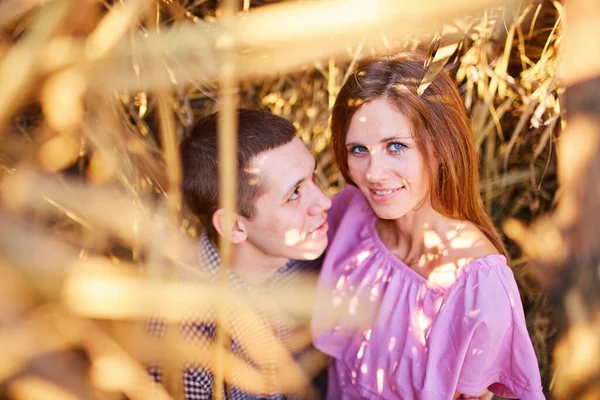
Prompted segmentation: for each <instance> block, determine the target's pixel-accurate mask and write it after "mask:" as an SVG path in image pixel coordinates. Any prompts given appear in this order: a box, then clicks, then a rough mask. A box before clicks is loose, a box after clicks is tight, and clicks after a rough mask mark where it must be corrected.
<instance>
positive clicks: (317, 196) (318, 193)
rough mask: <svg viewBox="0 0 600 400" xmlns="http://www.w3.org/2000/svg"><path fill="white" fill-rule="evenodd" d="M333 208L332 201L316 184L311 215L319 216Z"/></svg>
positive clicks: (310, 209)
mask: <svg viewBox="0 0 600 400" xmlns="http://www.w3.org/2000/svg"><path fill="white" fill-rule="evenodd" d="M330 208H331V199H330V198H329V197H328V196H327V195H326V194H325V193H323V191H322V190H321V188H319V186H317V185H316V184H315V185H314V186H313V198H312V204H311V206H310V208H309V214H311V215H317V214H321V213H322V212H323V211H327V210H329V209H330Z"/></svg>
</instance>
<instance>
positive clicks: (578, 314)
mask: <svg viewBox="0 0 600 400" xmlns="http://www.w3.org/2000/svg"><path fill="white" fill-rule="evenodd" d="M571 3H572V5H573V10H574V11H573V13H572V16H573V19H572V20H571V23H572V24H577V23H578V21H580V20H581V21H583V20H584V19H586V18H588V19H590V18H592V21H593V17H594V16H598V15H600V12H598V7H597V6H595V5H594V4H593V2H587V1H585V0H579V1H577V0H573V1H572V2H571ZM566 6H570V5H567V4H566V2H565V1H558V0H557V1H543V0H537V1H499V0H482V1H475V0H462V1H456V2H447V1H445V0H431V1H428V2H402V1H391V0H380V1H372V2H369V1H359V0H346V1H342V0H335V1H321V2H313V1H283V2H280V1H266V0H265V1H259V0H243V1H242V0H238V1H235V0H223V1H216V0H128V1H127V0H121V1H117V0H112V1H101V0H47V1H42V0H4V1H2V2H0V167H1V172H0V224H1V227H2V228H1V230H0V270H1V272H2V279H0V349H2V350H0V352H1V353H2V356H1V357H0V396H4V397H6V398H15V399H38V398H39V399H48V398H56V399H71V398H109V399H112V398H122V397H119V396H122V395H125V396H127V397H128V398H132V399H146V398H170V397H171V396H174V397H175V398H178V397H179V396H180V395H181V388H180V387H175V388H171V389H173V390H171V391H170V392H167V391H165V390H163V389H162V388H160V387H157V386H156V385H153V384H152V383H151V382H150V380H149V379H148V377H147V374H146V373H145V371H144V361H145V360H144V357H146V356H147V355H148V354H149V353H153V354H155V353H157V352H158V353H160V354H163V355H164V354H168V356H166V358H167V359H168V360H169V361H170V362H171V365H172V366H175V367H174V368H175V369H176V366H178V365H181V363H183V358H184V356H186V357H188V356H189V355H190V354H193V358H195V359H196V360H197V361H198V362H201V363H205V364H206V365H211V366H212V367H213V368H214V371H215V377H216V379H225V380H227V373H226V369H227V366H228V365H230V364H231V363H235V362H238V361H239V360H235V359H233V360H232V356H231V355H229V354H226V353H225V352H224V350H222V347H220V346H214V348H212V349H210V350H209V351H207V352H205V353H203V354H199V353H198V352H197V351H195V352H194V351H193V350H192V349H189V348H167V349H165V348H164V345H162V347H161V345H160V344H157V343H153V342H149V341H147V340H145V339H144V337H143V336H144V335H143V332H142V329H141V327H140V326H141V321H143V320H144V319H145V318H148V317H150V316H152V315H160V316H161V317H163V318H165V319H166V320H167V321H168V323H169V324H172V325H176V324H177V321H179V319H180V318H181V317H182V315H181V307H180V306H181V305H182V304H190V303H202V304H206V303H210V302H216V303H217V305H219V304H221V305H222V304H225V303H227V302H230V303H229V305H230V306H231V305H232V304H234V305H236V306H240V307H242V306H243V304H242V303H243V302H242V301H241V300H240V299H237V300H232V298H231V297H230V294H228V293H226V292H225V290H226V289H224V288H222V287H216V288H214V287H213V288H209V287H204V288H203V290H197V288H198V286H193V285H190V286H185V285H184V286H183V287H182V286H178V285H175V284H174V283H173V281H172V280H171V277H172V269H173V266H174V265H186V264H190V263H193V262H194V255H195V241H194V240H195V239H194V238H195V234H196V232H197V224H196V222H195V221H193V218H191V219H190V215H188V214H187V213H185V211H184V210H183V209H182V204H181V202H182V200H181V194H180V181H181V172H180V170H179V159H178V153H177V146H178V143H179V141H180V140H181V138H183V137H185V135H186V133H187V132H188V130H189V129H190V128H191V127H192V126H193V124H194V121H195V120H197V118H198V117H200V116H204V115H207V114H209V113H212V112H214V111H220V112H221V125H220V126H221V129H222V131H221V132H220V133H221V135H222V137H223V138H225V139H224V140H223V143H224V144H223V146H222V148H221V149H220V150H221V151H222V153H221V162H220V168H221V170H220V171H221V178H222V188H223V191H222V192H223V193H222V196H223V197H222V200H223V204H224V205H225V206H226V207H227V208H228V209H230V210H231V209H232V208H233V207H234V204H233V201H232V198H233V196H232V194H233V193H234V189H235V186H234V185H235V182H234V181H233V179H232V178H231V177H233V176H234V173H233V172H234V171H235V160H234V157H232V154H233V151H234V149H235V140H234V134H233V133H234V131H235V125H234V123H233V122H232V121H233V118H232V116H233V113H234V110H235V109H236V108H237V107H244V108H258V109H263V110H268V111H271V112H273V113H275V114H277V115H280V116H283V117H285V118H287V119H288V120H290V121H292V122H293V123H294V125H295V126H296V128H297V130H298V132H299V135H300V137H301V138H302V140H303V141H304V142H305V143H306V144H307V146H309V148H310V149H311V150H312V152H313V154H314V155H315V157H316V158H317V163H318V168H317V174H318V179H319V181H320V183H321V184H322V186H323V188H324V190H326V191H327V193H328V194H330V195H334V194H335V193H336V192H337V191H338V190H339V189H340V188H341V187H342V186H343V184H344V183H343V179H342V177H341V175H340V174H339V172H338V170H337V169H336V167H335V165H334V164H333V160H332V156H331V154H330V153H329V150H328V142H329V128H328V122H329V117H330V109H331V107H332V106H333V102H334V100H335V96H336V94H337V91H338V90H339V88H340V87H341V85H342V83H343V82H344V80H345V79H346V77H347V76H348V74H349V72H350V71H351V70H352V69H353V68H354V66H355V65H356V64H357V63H360V62H361V61H362V60H363V59H365V58H367V57H370V56H377V55H385V54H393V53H396V52H400V51H403V50H411V51H421V52H424V53H425V54H427V56H428V60H429V62H428V68H429V73H428V75H427V76H426V79H425V80H424V82H423V83H422V85H424V86H425V85H427V81H428V80H430V79H433V78H434V77H435V75H436V74H437V73H438V72H439V71H440V70H441V69H442V68H444V69H446V70H447V71H449V72H450V73H451V74H452V75H453V76H454V77H455V78H456V83H457V85H458V87H459V89H460V92H461V93H462V94H463V97H464V101H465V105H466V107H467V110H468V112H469V114H470V117H471V120H472V124H473V131H474V135H475V136H474V141H475V143H476V146H477V148H478V150H479V155H480V160H481V177H482V182H481V193H482V196H483V199H484V202H485V206H486V207H487V209H488V211H489V213H490V214H491V215H492V217H493V220H494V222H495V224H496V226H497V227H499V228H500V230H501V231H502V233H503V235H504V237H505V239H506V244H507V247H508V249H509V253H510V255H511V258H512V261H511V266H512V268H513V271H514V273H515V276H516V278H517V281H518V284H519V288H520V291H521V296H522V299H523V303H524V306H525V310H526V317H527V322H528V326H529V329H530V334H531V337H532V341H533V343H534V347H535V350H536V353H537V356H538V360H539V363H540V370H541V372H542V376H543V383H544V387H545V389H547V391H548V392H550V390H552V392H553V393H554V395H555V396H556V397H557V398H562V399H572V398H590V399H591V398H595V397H594V393H600V391H599V390H598V386H597V385H598V383H597V381H598V378H597V374H598V373H600V370H598V369H595V367H593V366H592V365H593V363H592V360H593V359H594V357H597V356H598V355H600V344H599V343H600V342H599V341H598V337H597V336H599V335H600V334H599V333H597V332H598V330H597V328H595V327H596V325H594V321H595V310H597V308H595V304H596V301H597V300H596V298H595V297H594V290H593V288H594V287H595V286H594V284H593V282H595V281H597V280H598V274H595V273H593V272H594V271H595V269H594V266H595V265H596V264H594V262H593V261H590V260H595V259H596V258H593V257H587V258H585V257H584V258H581V259H579V260H580V261H581V260H583V261H582V262H583V264H585V265H591V267H589V268H588V269H587V270H589V271H588V272H589V274H587V275H585V277H586V278H578V277H579V275H576V274H572V275H569V272H564V270H561V269H560V266H563V268H571V269H570V270H568V271H575V270H577V268H576V267H573V263H576V262H577V261H576V260H575V259H574V258H573V257H569V255H572V254H573V253H576V252H583V253H585V254H586V255H590V254H591V255H593V254H597V253H595V249H596V247H595V245H593V242H592V244H590V245H589V246H588V247H585V246H583V245H582V246H574V245H573V243H572V242H569V241H568V240H565V237H568V234H569V233H568V232H571V233H572V232H573V230H569V227H572V226H575V227H576V228H574V229H575V230H577V229H579V231H581V232H586V234H588V235H589V236H588V238H589V237H591V236H593V233H594V231H593V229H592V228H591V226H593V225H594V224H595V222H596V221H597V220H598V218H597V217H596V218H595V219H594V216H593V215H592V216H589V218H588V219H586V218H585V217H581V215H585V214H584V211H581V213H580V214H578V213H576V212H573V211H572V210H571V214H569V211H568V210H567V211H564V210H563V212H562V213H559V211H560V209H565V210H566V209H567V208H566V206H564V207H562V208H560V207H559V204H560V203H561V202H563V203H564V204H566V203H567V200H568V199H569V198H570V197H568V195H567V196H565V191H567V192H568V193H575V194H576V195H577V196H579V197H577V196H575V195H574V196H575V197H574V199H571V202H570V203H569V206H570V207H571V208H573V207H575V208H577V207H592V204H588V203H590V201H588V202H587V203H586V202H585V201H584V199H585V198H586V197H585V196H586V193H588V192H586V191H589V190H593V183H592V185H588V186H586V185H582V184H581V182H594V180H593V179H592V178H593V177H595V176H597V175H593V174H592V175H590V176H591V178H590V177H587V175H585V172H586V171H595V169H594V168H592V167H590V168H589V169H586V165H588V164H586V162H589V163H591V161H589V160H590V159H592V158H593V154H596V153H597V150H596V147H595V146H596V144H595V143H596V142H595V141H594V140H592V139H589V138H587V139H585V140H584V139H582V137H581V136H577V135H576V134H574V136H573V137H575V139H573V142H572V143H579V144H578V145H574V146H575V147H572V148H570V150H569V151H570V152H567V151H566V150H565V151H563V153H561V152H560V150H558V149H557V143H559V139H562V132H563V130H564V129H565V127H566V126H567V123H566V118H565V115H566V113H567V112H568V113H571V112H572V110H568V109H567V108H566V107H565V104H566V103H565V99H564V96H563V94H564V92H565V90H567V87H568V85H571V84H574V83H577V82H580V81H581V80H582V79H583V78H581V77H584V78H586V79H589V76H585V74H584V73H583V72H582V70H583V71H584V72H585V71H592V68H591V67H590V68H588V69H585V68H583V67H582V65H584V64H585V63H584V61H585V60H588V61H590V60H591V61H590V65H592V66H593V65H594V60H597V59H598V58H600V57H599V56H597V55H596V53H597V52H598V50H596V49H595V47H594V46H593V45H591V46H590V47H588V48H585V49H583V48H581V47H578V46H582V44H581V43H582V42H581V41H578V38H579V37H580V36H576V35H575V34H572V36H571V37H570V38H571V39H569V36H568V30H567V33H565V7H566ZM586 16H587V17H586ZM597 22H599V21H597ZM590 25H591V26H590ZM593 25H594V24H593V23H591V24H590V23H589V21H588V23H587V25H585V26H586V27H587V28H586V29H591V30H592V31H593V29H594V28H593ZM582 26H583V23H582ZM576 31H577V29H572V32H576ZM566 43H568V44H569V48H568V49H567V48H565V46H567V45H566ZM563 60H567V61H565V64H567V66H566V67H565V68H564V72H562V75H561V73H560V72H559V65H560V63H561V62H562V61H563ZM569 65H570V66H569ZM578 65H579V67H578ZM596 65H598V64H596ZM580 78H581V79H580ZM596 85H597V83H596ZM596 92H598V91H596ZM583 96H584V97H585V96H586V94H585V93H584V95H583ZM587 96H590V97H591V98H592V99H593V96H594V93H593V92H590V93H588V94H587ZM596 96H597V95H596ZM596 99H597V97H596ZM590 101H591V102H592V103H593V101H594V100H590ZM595 101H596V103H595V104H596V110H598V106H597V104H598V100H595ZM592 103H589V104H592ZM573 104H574V106H573V115H575V114H576V112H577V111H579V108H578V107H584V106H582V105H581V104H584V105H585V101H583V100H582V101H581V102H579V103H576V102H573ZM588 108H589V107H588ZM592 108H593V107H592ZM591 115H592V117H593V115H594V114H593V113H592V114H591ZM592 120H593V118H592ZM596 122H597V121H596ZM590 126H591V127H590ZM577 127H578V128H579V129H580V130H581V131H582V132H583V131H586V129H588V131H593V130H594V129H596V132H598V131H599V130H598V128H597V125H593V124H592V125H589V124H588V125H585V121H584V122H583V123H581V124H578V125H577ZM572 135H573V134H572ZM577 137H579V139H577ZM578 140H579V141H578ZM577 146H579V147H577ZM584 150H585V151H584ZM594 151H595V153H594ZM557 153H558V157H557ZM561 154H563V156H562V157H564V159H563V160H562V161H561V159H560V155H561ZM586 155H589V157H587V158H586ZM572 159H577V161H578V162H571V160H572ZM586 160H587V161H586ZM572 164H577V168H579V169H575V166H573V165H572ZM557 165H559V166H561V167H560V168H563V170H561V174H563V175H561V176H564V177H565V178H563V179H564V180H563V181H562V184H561V186H559V179H558V177H557ZM590 165H591V164H590ZM593 165H595V164H593ZM560 168H559V170H560ZM569 168H573V169H572V170H569ZM564 171H566V172H564ZM569 171H570V172H569ZM578 174H579V175H578ZM573 182H580V183H579V186H577V188H576V189H573V190H572V191H571V190H568V189H565V188H572V186H569V184H573ZM590 188H591V189H590ZM594 193H595V192H594ZM565 198H567V200H565ZM592 198H594V199H595V197H592ZM586 209H588V208H586ZM557 214H558V217H556V218H554V217H551V216H555V215H557ZM573 215H575V217H573ZM561 216H562V217H561ZM569 216H570V217H569ZM577 216H579V217H577ZM569 218H571V219H569ZM577 218H579V219H577ZM573 220H576V221H579V222H578V224H577V223H573ZM586 229H587V230H586ZM564 232H567V233H564ZM588 241H591V238H590V239H588ZM582 242H585V240H583V241H582ZM578 243H579V242H578ZM585 243H587V242H585ZM573 246H574V247H573ZM221 251H222V255H223V262H224V264H225V265H226V264H227V263H228V254H229V251H230V249H228V248H227V243H223V244H222V248H221ZM578 254H580V253H578ZM586 263H587V264H586ZM564 265H566V267H564ZM561 271H563V272H561ZM583 281H585V283H587V286H586V290H588V292H586V293H587V294H586V295H585V296H581V297H577V296H576V295H570V294H569V293H571V294H572V290H571V289H573V288H575V290H577V288H581V287H582V285H584V283H583ZM305 295H306V294H305V293H304V292H303V290H302V288H299V289H298V290H297V291H295V292H293V293H288V294H287V296H288V299H287V300H285V299H284V300H282V301H283V302H284V303H285V302H286V301H287V302H288V303H289V306H290V307H291V308H294V307H295V308H294V310H295V312H296V313H297V315H299V316H301V317H302V318H308V317H309V315H308V313H309V312H310V310H305V309H302V307H298V306H297V304H298V303H299V302H298V298H302V296H305ZM294 296H298V297H294ZM574 297H575V298H576V299H575V300H573V298H574ZM565 299H567V300H565ZM569 299H570V300H569ZM577 299H579V300H577ZM307 303H309V302H307ZM295 305H296V306H295ZM220 313H221V317H220V318H222V319H221V322H224V321H225V320H224V319H223V318H224V317H223V315H224V314H225V313H226V307H225V306H223V307H221V311H220ZM246 323H248V324H252V323H253V320H252V318H248V320H247V321H246ZM226 325H227V324H226V323H224V326H226ZM569 328H573V329H575V331H574V332H576V336H575V339H573V337H572V336H571V339H569V340H570V341H569V340H567V341H566V342H565V340H562V341H561V338H565V337H566V338H569V337H570V336H569V332H573V331H569ZM224 330H225V329H219V330H218V332H224ZM226 336H227V335H226V334H225V333H219V336H218V340H219V341H221V342H222V341H226V340H227V337H226ZM565 343H566V344H565ZM249 346H251V344H249ZM555 348H556V349H557V353H555ZM280 358H281V362H282V363H283V364H282V365H287V366H289V365H290V363H293V361H292V360H289V357H288V358H286V357H285V355H283V351H282V355H281V357H280ZM306 362H307V363H309V364H310V363H311V362H314V366H313V370H314V373H315V374H316V373H318V372H319V371H318V369H319V368H321V367H322V364H319V363H318V362H316V361H314V360H313V361H310V360H307V361H306ZM286 363H287V364H286ZM561 371H562V373H561ZM565 371H568V372H565ZM590 377H591V378H590ZM588 378H589V379H588ZM246 379H247V381H248V387H249V388H250V389H252V388H256V390H260V377H256V376H253V375H252V374H249V375H248V376H247V377H246ZM590 379H591V380H590ZM281 381H282V382H283V383H282V385H285V384H287V385H290V387H291V386H294V385H298V384H299V383H298V382H297V379H296V378H294V377H293V376H282V377H281ZM257 382H258V383H257ZM582 382H583V383H582ZM584 383H585V384H584ZM254 384H256V385H257V386H256V387H254V386H252V385H254ZM578 385H579V386H578ZM581 385H583V386H581ZM586 385H587V386H586ZM175 386H177V385H175ZM575 388H577V390H579V391H576V389H575ZM574 391H575V392H574ZM573 393H576V395H573ZM590 393H591V395H590ZM52 396H53V397H52ZM585 396H591V397H585ZM216 397H220V394H219V393H217V394H216Z"/></svg>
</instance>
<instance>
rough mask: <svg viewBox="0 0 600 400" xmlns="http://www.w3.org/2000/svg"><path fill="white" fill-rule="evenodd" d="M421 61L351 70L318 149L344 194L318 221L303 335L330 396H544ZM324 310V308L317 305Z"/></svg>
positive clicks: (510, 286) (457, 136) (462, 132)
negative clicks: (308, 323) (309, 332)
mask: <svg viewBox="0 0 600 400" xmlns="http://www.w3.org/2000/svg"><path fill="white" fill-rule="evenodd" d="M423 64H424V58H422V57H420V56H417V55H400V56H396V57H394V58H387V59H381V60H375V61H371V62H369V63H367V64H366V65H364V66H362V67H360V68H359V69H358V70H357V71H355V72H354V74H353V75H352V76H351V77H350V78H349V79H348V81H347V82H346V83H345V84H344V86H343V87H342V89H341V91H340V94H339V96H338V98H337V100H336V104H335V107H334V109H333V116H332V139H331V145H332V148H333V152H334V155H335V159H336V162H337V164H338V166H339V168H340V170H341V172H342V174H343V176H344V178H345V179H346V181H347V182H348V183H349V184H350V185H349V186H348V187H347V188H346V189H344V190H343V191H342V192H341V193H340V194H339V195H338V196H337V197H336V198H335V199H334V205H333V207H332V209H331V210H330V213H329V226H330V231H329V232H330V233H329V234H330V247H329V249H328V251H327V255H326V258H325V261H324V264H323V269H322V273H321V276H320V278H319V285H318V290H319V294H320V295H321V296H323V297H322V298H325V299H327V300H328V301H327V304H323V303H322V302H319V304H318V306H317V307H316V309H315V314H314V318H313V322H312V329H313V334H314V338H315V344H316V346H317V347H318V348H319V349H320V350H322V351H323V352H324V353H327V354H329V355H330V356H331V357H332V361H331V363H330V367H329V380H330V384H329V392H328V396H329V397H330V398H331V399H342V398H344V399H355V398H368V399H381V398H383V399H397V398H401V399H436V400H437V399H453V398H469V397H475V398H491V397H492V393H494V394H498V395H500V396H504V397H519V398H521V399H543V398H544V396H543V394H542V387H541V382H540V376H539V369H538V365H537V361H536V358H535V354H534V351H533V347H532V345H531V341H530V339H529V336H528V333H527V328H526V326H525V318H524V315H523V307H522V304H521V301H520V297H519V292H518V289H517V285H516V283H515V280H514V277H513V274H512V272H511V270H510V268H509V267H508V266H507V258H506V250H505V249H504V246H503V245H502V241H501V239H500V237H499V235H498V233H497V232H496V230H495V229H494V227H493V225H492V222H491V220H490V218H489V216H488V215H486V213H485V211H484V208H483V204H482V201H481V196H480V194H479V175H478V159H477V155H476V153H475V149H474V148H473V143H472V137H471V136H472V133H471V129H470V126H469V121H468V118H467V115H466V112H465V109H464V106H463V103H462V100H461V98H460V96H459V94H458V91H457V89H456V87H455V86H454V84H453V82H452V80H451V79H450V78H449V76H448V75H447V74H446V73H445V72H442V73H441V74H439V76H437V77H436V78H435V79H434V80H433V82H432V83H431V84H430V86H429V87H428V88H427V89H426V90H425V91H424V93H422V94H421V95H420V96H419V95H418V94H417V93H418V92H417V90H418V87H419V84H420V82H421V80H422V78H423V76H424V75H425V71H424V69H423ZM327 305H329V307H327Z"/></svg>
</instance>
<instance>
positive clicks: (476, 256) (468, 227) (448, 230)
mask: <svg viewBox="0 0 600 400" xmlns="http://www.w3.org/2000/svg"><path fill="white" fill-rule="evenodd" d="M439 231H440V232H439V237H440V238H442V239H441V240H440V241H441V246H442V247H443V254H444V257H443V258H444V259H445V260H444V261H446V262H452V263H454V264H455V265H457V266H458V267H464V266H466V265H468V264H469V263H471V262H472V261H476V260H486V259H487V258H488V256H493V255H499V252H498V249H497V248H496V246H494V244H493V243H492V242H491V241H490V239H488V237H487V236H486V235H485V234H484V233H483V232H482V231H481V230H480V229H479V228H478V227H477V226H476V225H475V224H473V223H472V222H469V221H460V220H453V219H447V221H446V222H445V223H444V224H443V227H442V229H439ZM492 259H495V258H494V257H492ZM504 263H506V259H504Z"/></svg>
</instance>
